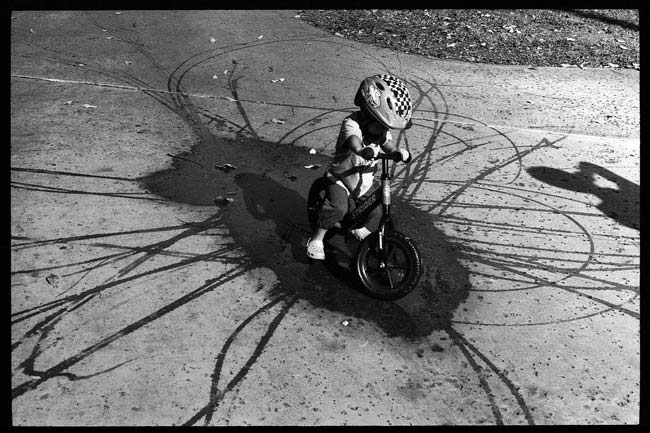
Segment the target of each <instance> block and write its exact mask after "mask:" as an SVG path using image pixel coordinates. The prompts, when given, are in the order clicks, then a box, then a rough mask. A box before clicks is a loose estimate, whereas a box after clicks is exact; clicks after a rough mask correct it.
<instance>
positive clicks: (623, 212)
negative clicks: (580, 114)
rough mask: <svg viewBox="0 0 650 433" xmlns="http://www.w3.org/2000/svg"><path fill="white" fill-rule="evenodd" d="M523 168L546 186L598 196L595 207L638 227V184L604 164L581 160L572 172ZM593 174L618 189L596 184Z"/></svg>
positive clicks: (626, 223) (542, 168)
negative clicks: (575, 170) (599, 200)
mask: <svg viewBox="0 0 650 433" xmlns="http://www.w3.org/2000/svg"><path fill="white" fill-rule="evenodd" d="M526 171H527V172H528V174H530V175H531V176H532V177H534V178H535V179H537V180H540V181H542V182H545V183H547V184H549V185H552V186H556V187H558V188H563V189H567V190H570V191H576V192H583V193H588V194H592V195H595V196H596V197H598V198H599V199H601V202H600V203H599V204H598V206H597V208H598V209H599V210H600V211H601V212H602V213H603V214H605V215H607V216H608V217H609V218H612V219H613V220H615V221H617V222H618V223H620V224H622V225H624V226H626V227H630V228H633V229H636V230H640V202H639V194H640V187H639V185H637V184H635V183H633V182H630V181H629V180H627V179H625V178H623V177H621V176H619V175H617V174H615V173H612V172H611V171H609V170H607V169H606V168H604V167H601V166H599V165H596V164H592V163H589V162H584V161H583V162H580V164H579V165H578V171H577V172H575V173H570V172H566V171H563V170H559V169H556V168H551V167H543V166H537V167H530V168H528V169H526ZM595 176H601V177H602V178H604V179H606V180H608V181H610V182H612V183H614V184H616V186H617V187H618V189H615V188H609V187H602V186H598V185H596V183H595Z"/></svg>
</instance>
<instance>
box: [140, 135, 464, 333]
mask: <svg viewBox="0 0 650 433" xmlns="http://www.w3.org/2000/svg"><path fill="white" fill-rule="evenodd" d="M329 161H330V158H329V157H327V156H324V155H319V154H317V155H311V154H309V152H308V151H307V149H304V148H302V147H295V146H290V145H285V144H277V143H271V142H264V141H257V140H250V139H248V140H229V139H221V138H214V137H210V138H208V139H204V140H203V141H201V142H199V143H198V144H196V145H195V146H194V147H193V148H192V150H191V152H188V153H183V154H179V155H175V156H174V161H173V163H172V166H171V167H170V168H169V169H165V170H162V171H159V172H156V173H153V174H151V175H149V176H146V177H144V178H141V179H140V181H142V182H143V183H144V185H145V186H146V188H147V189H148V190H149V191H151V192H152V193H154V194H157V195H159V196H162V197H164V198H167V199H169V200H172V201H174V202H177V203H185V204H190V205H197V206H215V213H217V212H219V207H221V212H222V213H223V218H221V219H219V222H218V223H219V224H225V226H226V227H227V228H228V230H229V232H230V235H231V236H232V237H233V239H234V241H235V242H236V243H237V244H238V245H239V246H241V247H242V248H243V249H244V250H245V251H246V253H247V254H248V256H249V257H250V258H251V259H252V263H253V265H252V266H253V267H264V268H268V269H271V270H272V271H273V272H274V273H275V274H276V275H277V278H278V280H279V283H278V284H277V285H276V286H275V287H274V289H273V290H274V291H277V292H282V293H287V294H291V295H297V296H298V297H299V298H302V299H305V300H307V301H308V302H310V303H311V304H312V305H313V306H315V307H319V308H325V309H328V310H330V311H337V312H341V313H343V314H346V315H349V316H350V317H356V318H359V319H362V320H367V321H371V322H374V323H375V324H376V325H377V326H379V327H380V328H381V329H382V330H384V331H385V332H386V334H387V335H389V336H401V337H405V338H409V339H410V338H417V337H421V336H425V335H428V334H430V333H431V332H432V331H433V330H436V329H443V328H446V327H447V326H448V325H449V321H450V319H451V317H452V315H453V311H454V310H455V308H456V307H457V306H458V305H459V304H460V303H461V302H462V301H463V300H464V299H465V298H466V297H467V295H468V290H469V280H468V274H467V271H466V270H465V269H464V268H463V267H462V266H461V265H460V263H459V262H458V260H457V259H456V256H455V254H454V250H453V248H452V246H451V245H450V244H449V243H448V242H447V241H446V240H445V236H444V234H443V233H442V232H441V231H440V230H438V229H436V228H435V225H434V218H433V217H432V216H431V215H430V214H428V213H426V212H423V211H421V210H419V209H418V208H416V207H414V206H412V205H410V204H409V203H407V202H405V201H402V200H400V198H399V197H395V198H394V199H393V203H394V206H393V210H392V212H393V216H394V217H395V218H396V220H397V221H398V223H399V227H400V230H401V231H403V232H404V233H406V234H410V235H411V237H413V238H414V239H415V242H416V243H417V245H418V248H419V249H420V252H421V255H422V259H423V263H424V265H425V272H424V273H423V276H422V278H421V280H420V283H419V285H418V287H417V288H416V289H415V290H414V291H413V292H412V293H411V294H409V295H408V296H406V297H405V298H403V299H401V300H398V301H396V302H384V301H378V300H374V299H371V298H369V297H367V296H365V295H363V294H361V293H360V292H358V291H357V289H356V286H355V282H354V280H353V276H352V275H351V274H350V273H349V272H348V270H347V268H346V267H347V266H346V265H347V264H346V254H349V252H347V253H346V251H345V245H344V244H343V242H338V243H337V241H334V244H335V245H337V246H340V245H342V247H341V251H342V252H341V254H339V255H340V257H338V259H337V260H328V261H326V263H310V261H309V260H308V258H307V257H306V255H305V247H304V245H305V242H306V240H307V238H308V236H309V234H310V233H309V225H308V222H307V216H306V196H307V192H308V190H309V186H310V185H311V182H313V180H314V179H316V178H317V177H319V176H321V175H322V173H323V171H324V168H325V167H326V166H327V164H328V163H329ZM226 164H230V165H231V166H232V167H226ZM316 164H319V165H320V168H318V169H317V170H312V169H306V168H304V166H306V165H316ZM217 166H218V167H219V168H217ZM233 167H234V168H233ZM224 168H225V169H224ZM217 197H222V198H231V199H232V201H231V202H228V203H224V202H221V203H220V205H219V207H217V206H216V205H215V202H214V199H215V198H217Z"/></svg>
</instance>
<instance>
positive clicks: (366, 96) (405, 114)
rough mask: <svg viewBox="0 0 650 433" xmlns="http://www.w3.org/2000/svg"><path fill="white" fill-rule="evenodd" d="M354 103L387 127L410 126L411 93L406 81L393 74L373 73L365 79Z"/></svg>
mask: <svg viewBox="0 0 650 433" xmlns="http://www.w3.org/2000/svg"><path fill="white" fill-rule="evenodd" d="M354 104H355V105H356V106H358V107H361V109H362V110H365V111H366V112H367V113H368V114H370V115H371V116H372V117H374V118H375V119H377V121H378V122H379V123H381V124H383V125H384V126H385V127H386V128H389V129H406V128H408V127H409V126H410V120H411V95H410V94H409V90H408V88H407V87H406V85H405V84H404V82H403V81H402V80H400V79H399V78H397V77H393V76H392V75H387V74H383V75H373V76H372V77H368V78H366V79H365V80H363V81H362V82H361V85H360V86H359V90H357V94H356V95H355V97H354Z"/></svg>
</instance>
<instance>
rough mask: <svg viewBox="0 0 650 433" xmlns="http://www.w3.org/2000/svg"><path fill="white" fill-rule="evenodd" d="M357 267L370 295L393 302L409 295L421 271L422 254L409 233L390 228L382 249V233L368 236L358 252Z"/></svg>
mask: <svg viewBox="0 0 650 433" xmlns="http://www.w3.org/2000/svg"><path fill="white" fill-rule="evenodd" d="M355 270H356V273H357V276H358V278H359V280H360V282H361V284H362V286H363V288H364V289H365V291H366V293H367V294H368V296H371V297H373V298H376V299H381V300H384V301H394V300H396V299H400V298H403V297H404V296H406V295H408V294H409V293H410V292H411V291H412V290H413V289H414V288H415V286H416V285H417V283H418V281H419V279H420V274H421V273H422V262H421V259H420V253H419V251H418V249H417V247H416V246H415V244H414V243H413V241H412V240H411V239H410V238H408V237H407V236H405V235H403V234H402V233H399V232H393V231H387V232H385V233H384V236H383V250H380V249H379V233H376V232H375V233H372V234H370V235H368V237H366V238H365V239H364V240H363V242H361V245H359V249H358V250H357V254H356V255H355Z"/></svg>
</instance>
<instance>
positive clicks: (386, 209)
mask: <svg viewBox="0 0 650 433" xmlns="http://www.w3.org/2000/svg"><path fill="white" fill-rule="evenodd" d="M380 159H381V186H380V187H379V188H377V189H376V190H375V191H374V192H373V193H372V194H371V195H370V196H368V197H366V198H365V199H363V200H362V201H361V202H359V204H358V205H357V206H356V207H355V208H354V209H353V210H352V211H351V212H350V213H349V214H348V215H347V217H346V218H345V225H346V226H352V225H353V224H354V223H356V222H361V221H365V218H366V217H367V215H368V214H369V213H370V212H372V211H373V210H374V209H375V208H376V207H377V206H380V205H381V207H382V214H381V219H380V220H379V249H380V251H383V249H384V245H383V239H384V230H385V227H386V224H387V223H388V221H390V192H391V190H390V186H391V182H390V181H391V176H390V174H389V172H388V161H389V160H390V158H389V157H387V156H384V155H381V157H380Z"/></svg>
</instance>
